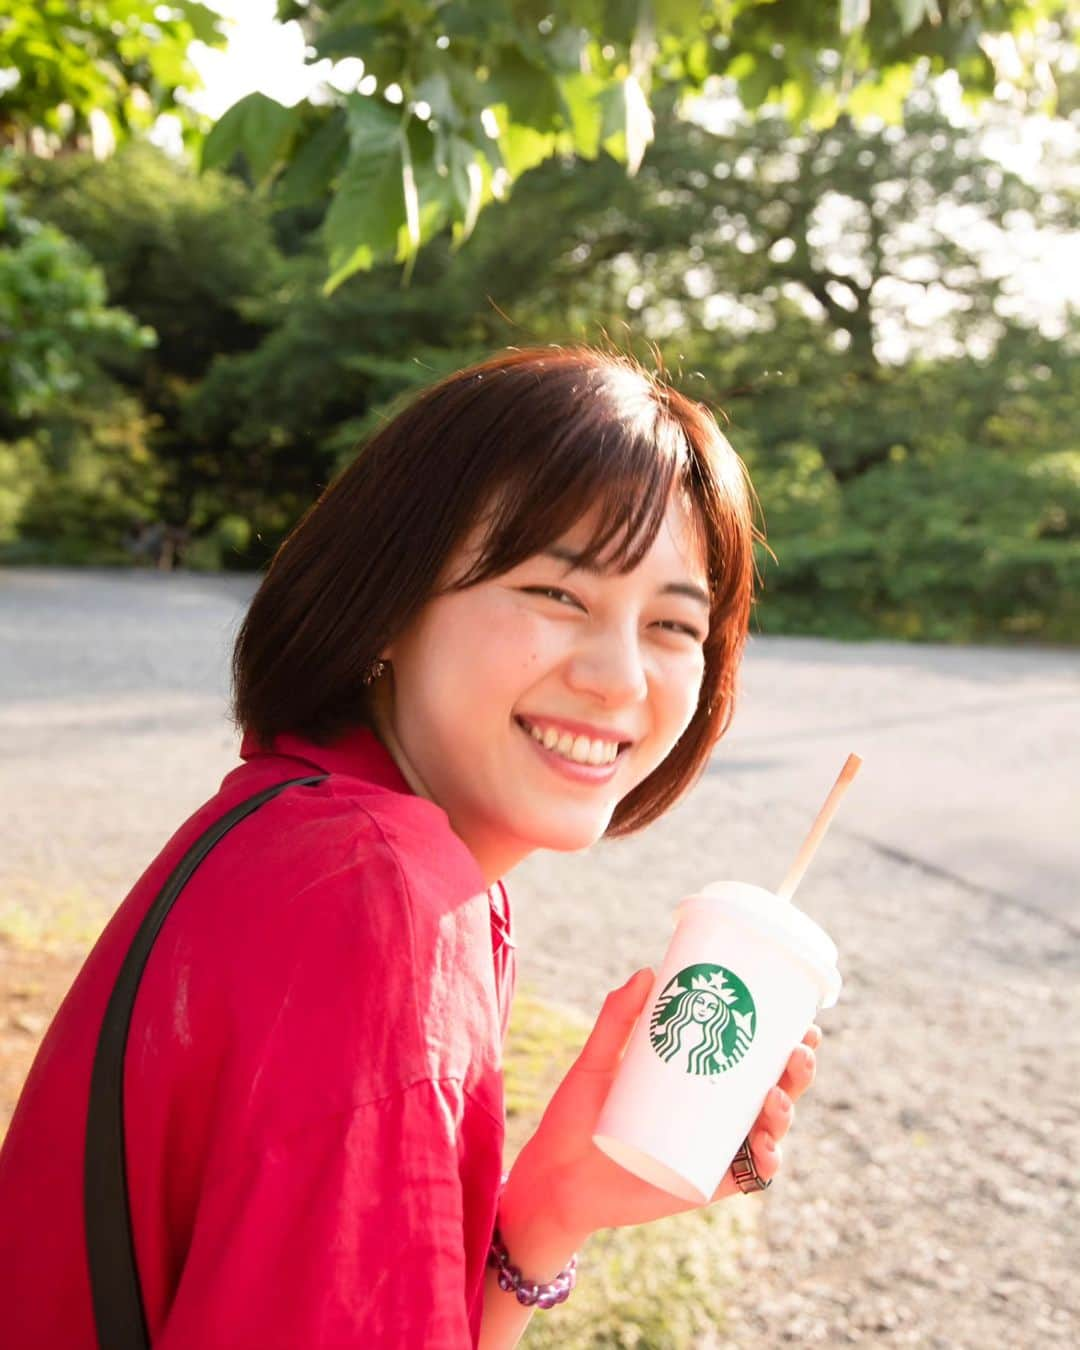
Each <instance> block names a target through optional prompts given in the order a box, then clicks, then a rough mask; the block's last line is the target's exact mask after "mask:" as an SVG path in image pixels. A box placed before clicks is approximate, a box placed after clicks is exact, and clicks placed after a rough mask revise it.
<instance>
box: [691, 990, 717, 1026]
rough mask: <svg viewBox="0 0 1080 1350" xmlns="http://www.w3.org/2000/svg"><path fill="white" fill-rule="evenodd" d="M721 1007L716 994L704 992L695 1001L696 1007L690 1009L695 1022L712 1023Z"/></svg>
mask: <svg viewBox="0 0 1080 1350" xmlns="http://www.w3.org/2000/svg"><path fill="white" fill-rule="evenodd" d="M719 1007H720V1000H719V999H718V998H717V997H716V995H715V994H709V993H705V992H702V993H700V994H698V995H697V997H696V998H695V999H694V1006H693V1007H692V1008H691V1009H690V1016H691V1017H692V1018H693V1019H694V1021H695V1022H711V1021H712V1019H713V1018H714V1017H715V1016H716V1010H717V1009H718V1008H719Z"/></svg>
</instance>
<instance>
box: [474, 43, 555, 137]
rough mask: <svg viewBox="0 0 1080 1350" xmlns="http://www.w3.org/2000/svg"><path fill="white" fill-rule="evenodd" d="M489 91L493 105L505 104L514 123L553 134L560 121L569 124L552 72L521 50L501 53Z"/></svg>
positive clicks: (493, 67) (506, 49) (512, 48)
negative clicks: (530, 58)
mask: <svg viewBox="0 0 1080 1350" xmlns="http://www.w3.org/2000/svg"><path fill="white" fill-rule="evenodd" d="M488 90H489V92H490V99H491V102H492V103H505V104H506V106H507V108H508V109H509V111H510V119H511V121H512V122H518V123H520V124H522V125H524V126H528V127H531V128H532V129H533V130H534V131H541V132H542V131H554V130H556V128H557V125H558V123H559V121H560V120H564V121H565V120H569V119H568V117H567V114H566V106H565V104H564V103H563V98H562V94H561V92H560V89H559V85H558V81H557V80H556V78H555V75H554V74H553V72H552V71H551V70H549V69H547V68H546V67H544V66H539V65H537V64H536V63H535V62H533V61H530V60H529V59H528V57H527V56H526V55H525V53H524V52H523V51H522V50H521V48H520V47H518V46H505V47H502V48H500V49H499V51H498V53H497V54H496V56H495V58H494V59H493V61H492V64H491V76H490V78H489V80H488Z"/></svg>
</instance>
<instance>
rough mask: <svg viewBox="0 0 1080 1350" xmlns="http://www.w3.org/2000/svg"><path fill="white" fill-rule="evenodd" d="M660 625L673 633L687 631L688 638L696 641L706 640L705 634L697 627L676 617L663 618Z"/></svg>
mask: <svg viewBox="0 0 1080 1350" xmlns="http://www.w3.org/2000/svg"><path fill="white" fill-rule="evenodd" d="M659 627H661V628H666V629H667V630H668V631H669V632H671V633H685V634H686V636H687V637H688V638H692V639H693V640H694V641H695V642H704V641H705V634H704V633H702V632H700V631H699V630H698V629H696V628H692V627H691V626H690V625H689V624H687V623H679V622H678V621H677V620H676V619H661V621H660V624H659Z"/></svg>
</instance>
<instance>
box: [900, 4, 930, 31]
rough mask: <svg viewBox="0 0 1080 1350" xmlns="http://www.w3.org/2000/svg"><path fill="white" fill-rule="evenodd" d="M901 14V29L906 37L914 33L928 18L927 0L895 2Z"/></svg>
mask: <svg viewBox="0 0 1080 1350" xmlns="http://www.w3.org/2000/svg"><path fill="white" fill-rule="evenodd" d="M894 3H895V5H896V8H897V10H898V12H899V14H900V27H901V28H902V29H903V32H904V34H905V36H906V35H907V34H908V33H914V31H915V29H916V28H918V26H919V25H920V24H921V23H922V21H923V19H924V18H925V17H926V11H927V4H926V0H894Z"/></svg>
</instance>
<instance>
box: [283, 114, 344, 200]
mask: <svg viewBox="0 0 1080 1350" xmlns="http://www.w3.org/2000/svg"><path fill="white" fill-rule="evenodd" d="M348 149H349V137H348V133H347V131H346V125H345V112H344V109H342V108H337V109H335V110H334V112H332V113H331V114H330V116H329V117H328V118H327V119H326V120H325V121H324V122H323V123H322V125H321V126H319V127H317V128H316V130H315V131H314V132H313V133H312V134H311V135H310V136H309V137H308V138H307V140H306V141H304V142H303V143H302V144H301V145H300V146H299V148H298V149H297V151H296V153H295V156H294V158H293V160H292V163H291V164H290V165H289V167H288V168H287V169H286V170H285V172H284V173H283V174H282V176H281V177H280V178H279V179H278V181H277V183H276V184H275V188H274V205H275V206H276V207H279V208H280V207H285V206H300V205H304V204H305V203H307V202H317V201H320V200H322V199H323V198H324V197H325V196H326V194H327V192H328V191H329V190H330V186H331V184H332V182H333V180H334V178H335V177H336V176H337V174H338V172H339V171H340V169H341V167H342V165H343V164H344V163H345V159H346V155H347V153H348Z"/></svg>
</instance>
